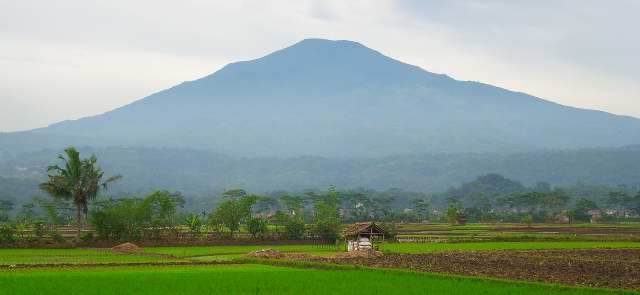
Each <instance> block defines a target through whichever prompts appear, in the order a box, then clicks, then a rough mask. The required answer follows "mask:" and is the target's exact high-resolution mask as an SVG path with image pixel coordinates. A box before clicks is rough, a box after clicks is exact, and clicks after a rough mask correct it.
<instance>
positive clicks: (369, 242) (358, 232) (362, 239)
mask: <svg viewBox="0 0 640 295" xmlns="http://www.w3.org/2000/svg"><path fill="white" fill-rule="evenodd" d="M386 234H387V232H386V231H385V230H384V229H383V228H382V227H380V226H379V225H377V224H376V223H375V222H360V223H355V224H352V225H350V226H349V227H347V228H346V229H345V230H344V232H343V233H342V237H343V238H344V239H345V240H346V241H347V251H359V250H369V249H374V245H373V243H374V242H375V241H383V240H384V237H385V235H386Z"/></svg>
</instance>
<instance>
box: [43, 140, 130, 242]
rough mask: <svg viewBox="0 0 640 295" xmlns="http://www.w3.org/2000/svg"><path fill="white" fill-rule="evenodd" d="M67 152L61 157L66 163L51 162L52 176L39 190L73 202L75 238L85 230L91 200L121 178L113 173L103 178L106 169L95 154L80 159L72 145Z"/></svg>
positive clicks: (49, 170)
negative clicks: (85, 218)
mask: <svg viewBox="0 0 640 295" xmlns="http://www.w3.org/2000/svg"><path fill="white" fill-rule="evenodd" d="M64 152H65V154H66V157H65V156H64V155H59V156H58V159H60V160H61V161H62V162H63V165H62V166H60V165H52V166H49V167H48V168H47V172H49V173H50V174H49V179H48V180H47V181H46V182H44V183H41V184H40V189H41V190H43V191H45V192H47V193H48V194H50V195H51V196H52V197H53V198H60V199H66V200H71V201H73V204H74V205H75V207H76V223H77V227H78V229H77V232H76V240H79V239H80V231H81V229H82V213H83V212H84V214H85V215H86V213H87V209H88V206H89V201H91V200H93V199H95V197H96V196H97V195H98V192H99V191H100V189H101V188H102V189H106V188H107V186H108V185H109V184H110V183H113V182H115V181H117V180H119V179H120V178H121V176H119V175H118V176H111V177H108V178H107V179H106V180H104V181H103V177H104V172H103V171H102V169H101V168H100V167H99V166H98V165H97V162H98V159H97V158H96V156H95V155H92V156H91V157H89V158H86V159H81V158H80V153H79V152H78V151H77V150H76V149H75V148H73V147H70V148H67V149H65V150H64Z"/></svg>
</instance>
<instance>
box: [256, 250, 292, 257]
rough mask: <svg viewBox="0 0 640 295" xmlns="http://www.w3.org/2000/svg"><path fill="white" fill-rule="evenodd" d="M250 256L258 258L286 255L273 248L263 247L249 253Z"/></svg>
mask: <svg viewBox="0 0 640 295" xmlns="http://www.w3.org/2000/svg"><path fill="white" fill-rule="evenodd" d="M247 256H249V257H257V258H282V257H284V255H283V254H282V253H280V252H279V251H276V250H273V249H262V250H258V251H253V252H250V253H249V254H247Z"/></svg>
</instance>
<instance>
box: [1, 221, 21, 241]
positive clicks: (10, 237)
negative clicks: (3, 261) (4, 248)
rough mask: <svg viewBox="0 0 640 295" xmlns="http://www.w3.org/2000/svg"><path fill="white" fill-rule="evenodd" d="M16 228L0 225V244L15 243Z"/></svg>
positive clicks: (9, 225) (4, 224)
mask: <svg viewBox="0 0 640 295" xmlns="http://www.w3.org/2000/svg"><path fill="white" fill-rule="evenodd" d="M16 240H17V239H16V226H15V225H14V224H7V223H3V224H0V244H11V243H15V242H16Z"/></svg>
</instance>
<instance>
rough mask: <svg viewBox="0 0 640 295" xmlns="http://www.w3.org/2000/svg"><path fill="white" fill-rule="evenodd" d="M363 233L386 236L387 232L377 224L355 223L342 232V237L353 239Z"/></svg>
mask: <svg viewBox="0 0 640 295" xmlns="http://www.w3.org/2000/svg"><path fill="white" fill-rule="evenodd" d="M362 233H374V234H386V233H387V231H385V230H384V229H383V228H382V227H380V226H379V225H377V224H376V223H375V222H359V223H354V224H352V225H350V226H349V227H347V228H346V229H345V230H344V231H343V232H342V236H344V237H352V236H357V235H359V234H362Z"/></svg>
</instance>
